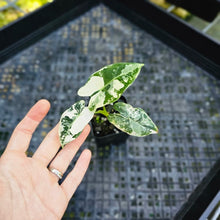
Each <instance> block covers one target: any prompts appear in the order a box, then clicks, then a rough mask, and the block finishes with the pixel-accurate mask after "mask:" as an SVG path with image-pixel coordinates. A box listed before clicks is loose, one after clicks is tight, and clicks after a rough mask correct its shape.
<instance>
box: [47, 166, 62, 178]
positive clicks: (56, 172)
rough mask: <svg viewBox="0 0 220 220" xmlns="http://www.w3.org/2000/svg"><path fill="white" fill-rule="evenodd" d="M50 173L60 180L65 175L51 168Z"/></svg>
mask: <svg viewBox="0 0 220 220" xmlns="http://www.w3.org/2000/svg"><path fill="white" fill-rule="evenodd" d="M49 171H50V172H52V173H53V174H55V175H56V176H57V177H58V178H59V179H62V178H63V174H62V173H61V172H60V171H59V170H57V169H55V168H49Z"/></svg>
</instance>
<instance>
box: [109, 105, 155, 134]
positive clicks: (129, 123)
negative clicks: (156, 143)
mask: <svg viewBox="0 0 220 220" xmlns="http://www.w3.org/2000/svg"><path fill="white" fill-rule="evenodd" d="M113 108H114V109H115V110H116V111H117V112H118V113H112V114H109V115H108V117H107V118H108V120H109V122H110V123H112V124H113V125H114V126H115V127H117V128H118V129H120V130H122V131H124V132H126V133H128V134H129V135H133V136H138V137H143V136H146V135H149V134H155V133H158V128H157V126H156V125H155V124H154V122H153V121H152V120H151V118H150V117H149V116H148V115H147V113H146V112H145V111H144V110H143V109H141V108H133V107H132V106H131V105H129V104H125V103H122V102H118V103H115V104H114V106H113Z"/></svg>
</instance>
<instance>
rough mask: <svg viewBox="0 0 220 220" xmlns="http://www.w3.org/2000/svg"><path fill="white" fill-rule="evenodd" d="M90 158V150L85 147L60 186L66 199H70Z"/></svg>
mask: <svg viewBox="0 0 220 220" xmlns="http://www.w3.org/2000/svg"><path fill="white" fill-rule="evenodd" d="M90 160H91V151H90V150H88V149H86V150H84V151H83V152H82V154H81V155H80V157H79V159H78V160H77V162H76V165H75V167H74V168H73V170H72V171H71V172H70V173H69V174H68V176H67V177H66V178H65V180H64V181H63V183H62V184H61V187H62V189H63V191H64V193H65V194H66V196H67V199H68V200H70V199H71V197H72V196H73V194H74V192H75V191H76V189H77V187H78V186H79V184H80V183H81V181H82V179H83V177H84V175H85V173H86V170H87V169H88V166H89V162H90Z"/></svg>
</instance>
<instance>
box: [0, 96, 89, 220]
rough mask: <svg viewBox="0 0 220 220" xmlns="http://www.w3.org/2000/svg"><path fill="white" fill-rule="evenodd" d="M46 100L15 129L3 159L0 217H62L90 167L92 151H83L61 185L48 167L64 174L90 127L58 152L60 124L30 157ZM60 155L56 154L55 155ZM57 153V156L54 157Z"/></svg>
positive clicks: (46, 107)
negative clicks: (28, 152)
mask: <svg viewBox="0 0 220 220" xmlns="http://www.w3.org/2000/svg"><path fill="white" fill-rule="evenodd" d="M49 108H50V104H49V102H48V101H46V100H40V101H39V102H37V103H36V104H35V105H34V106H33V107H32V108H31V109H30V111H29V112H28V113H27V115H26V116H25V117H24V119H23V120H22V121H21V122H20V123H19V124H18V125H17V127H16V128H15V130H14V132H13V134H12V136H11V138H10V140H9V143H8V146H7V147H6V149H5V152H4V153H3V155H2V156H1V158H0V204H1V205H0V219H4V220H7V219H12V220H13V219H16V220H19V219H22V220H26V219H28V220H33V219H37V220H41V219H42V220H45V219H47V220H54V219H61V218H62V216H63V214H64V212H65V210H66V208H67V205H68V202H69V200H70V198H71V197H72V195H73V194H74V192H75V190H76V189H77V187H78V185H79V184H80V182H81V181H82V179H83V176H84V174H85V172H86V170H87V168H88V165H89V162H90V159H91V152H90V151H89V150H84V151H83V152H82V154H81V155H80V157H79V159H78V161H77V163H76V165H75V167H74V168H73V170H72V171H71V172H70V173H69V174H68V175H67V177H66V178H65V180H64V181H63V182H62V184H61V185H59V184H58V180H59V178H58V177H57V176H56V175H55V174H53V173H52V172H50V171H49V169H48V168H47V166H48V164H49V163H50V162H51V161H52V162H51V164H50V167H51V168H52V167H53V168H56V169H57V170H59V171H60V172H62V173H64V172H65V171H66V169H67V167H68V165H69V163H70V162H71V160H72V158H73V157H74V155H75V154H76V152H77V151H78V149H79V147H80V146H81V145H82V143H83V142H84V140H85V139H86V137H87V135H88V134H89V131H90V127H89V126H88V125H87V126H86V127H85V129H84V130H83V132H82V133H81V135H80V136H79V137H78V138H77V139H75V140H74V141H72V142H71V143H69V144H67V145H66V146H65V147H64V148H63V149H62V150H61V151H60V152H59V153H58V154H57V152H58V150H59V148H60V141H59V137H58V125H57V126H55V127H54V129H52V130H51V131H50V132H49V133H48V135H47V136H46V137H45V139H44V140H43V141H42V143H41V144H40V146H39V147H38V149H37V151H36V152H35V153H34V155H33V157H27V156H26V154H25V152H26V151H27V149H28V146H29V143H30V140H31V137H32V134H33V132H34V131H35V129H36V128H37V126H38V125H39V123H40V122H41V120H42V119H43V118H44V117H45V115H46V114H47V112H48V111H49ZM56 154H57V155H56ZM55 155H56V156H55Z"/></svg>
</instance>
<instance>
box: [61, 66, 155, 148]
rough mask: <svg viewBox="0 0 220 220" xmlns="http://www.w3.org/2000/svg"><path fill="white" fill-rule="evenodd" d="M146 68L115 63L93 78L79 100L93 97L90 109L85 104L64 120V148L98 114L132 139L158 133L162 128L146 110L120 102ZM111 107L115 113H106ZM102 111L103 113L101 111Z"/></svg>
mask: <svg viewBox="0 0 220 220" xmlns="http://www.w3.org/2000/svg"><path fill="white" fill-rule="evenodd" d="M142 66H143V64H140V63H115V64H112V65H109V66H105V67H103V68H102V69H100V70H98V71H97V72H95V73H94V74H92V75H91V76H90V77H89V79H88V81H87V83H86V84H85V85H84V86H83V87H81V88H80V89H79V90H78V95H79V96H89V97H90V100H89V104H88V106H85V101H84V100H81V101H79V102H77V103H75V104H73V105H72V106H71V107H70V108H69V109H67V110H66V111H65V112H64V113H63V114H62V116H61V119H60V126H59V137H60V143H61V146H62V147H63V146H64V145H66V144H67V143H69V142H70V141H72V140H74V139H75V138H77V137H78V136H79V135H80V133H81V132H82V130H83V128H84V127H85V126H86V125H87V124H88V123H89V122H90V120H91V119H92V118H93V116H94V114H96V113H97V114H102V115H104V116H106V118H107V119H108V120H109V122H110V123H112V124H113V125H114V126H115V127H117V128H118V129H120V130H122V131H123V132H126V133H128V134H129V135H134V136H139V137H142V136H146V135H149V134H153V133H157V132H158V128H157V127H156V125H155V124H154V123H153V121H152V120H151V119H150V117H149V116H148V115H147V113H146V112H145V111H144V110H142V109H140V108H133V107H132V106H131V105H129V104H125V103H121V102H118V103H117V102H116V101H117V100H118V99H119V98H120V97H121V95H122V93H123V92H124V91H125V90H126V89H127V88H128V87H129V86H130V85H131V84H132V83H133V82H134V81H135V79H136V78H137V76H138V75H139V73H140V70H141V68H142ZM115 102H116V103H115ZM111 103H115V104H114V105H113V109H114V110H115V113H109V112H107V111H106V108H105V106H106V105H108V104H111ZM101 107H102V108H103V110H100V108H101ZM97 109H99V110H97Z"/></svg>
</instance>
